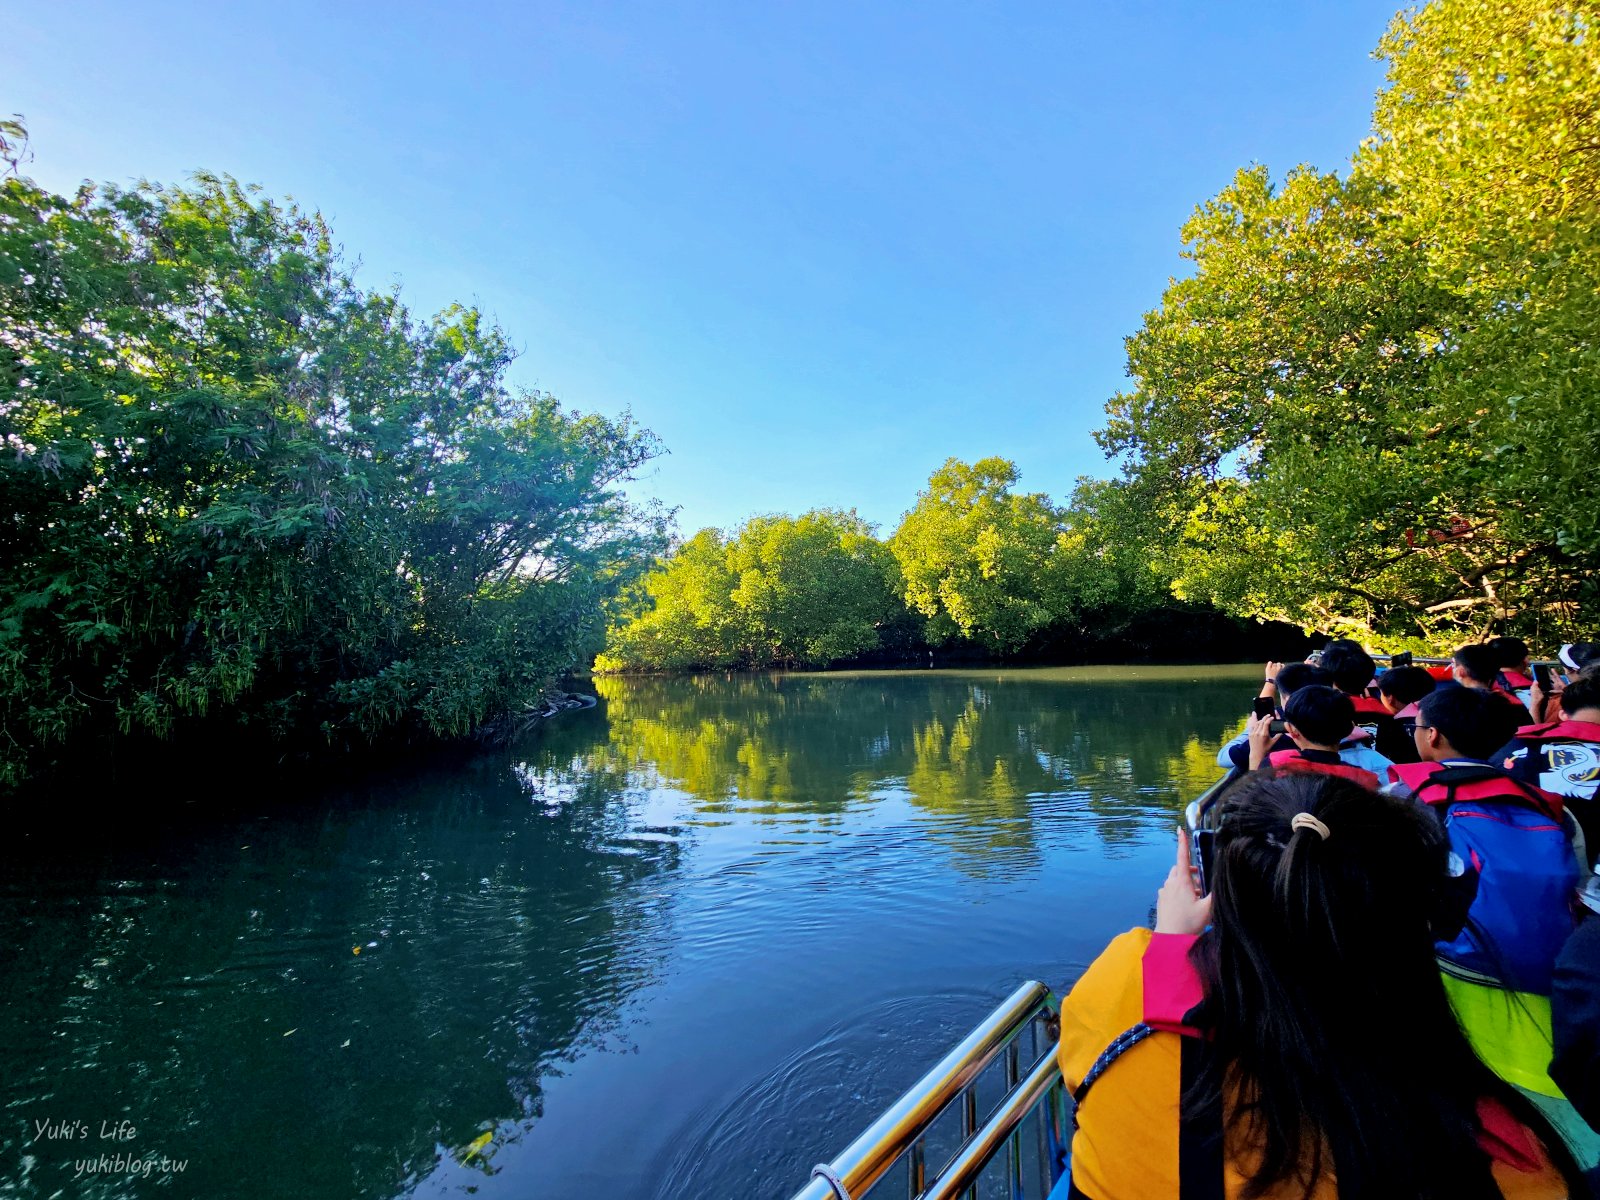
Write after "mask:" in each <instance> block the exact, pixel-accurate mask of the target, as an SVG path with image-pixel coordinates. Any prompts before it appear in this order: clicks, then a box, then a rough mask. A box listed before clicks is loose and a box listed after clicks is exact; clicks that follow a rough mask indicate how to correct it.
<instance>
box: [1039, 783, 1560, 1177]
mask: <svg viewBox="0 0 1600 1200" xmlns="http://www.w3.org/2000/svg"><path fill="white" fill-rule="evenodd" d="M1447 854H1448V851H1447V849H1446V847H1445V843H1444V841H1443V838H1442V835H1441V832H1440V830H1439V827H1438V824H1437V822H1436V821H1435V820H1434V818H1433V817H1432V815H1431V814H1429V813H1428V812H1426V811H1424V810H1423V809H1421V808H1420V807H1419V806H1417V805H1413V804H1410V803H1408V802H1406V801H1402V800H1397V799H1393V798H1390V797H1386V796H1380V795H1376V794H1374V793H1372V792H1370V791H1368V790H1366V789H1365V788H1362V787H1359V786H1357V785H1355V784H1352V783H1349V782H1347V781H1345V780H1341V779H1337V778H1333V777H1328V776H1316V775H1299V776H1284V777H1279V778H1275V779H1262V778H1255V779H1251V780H1248V781H1246V782H1245V783H1243V784H1241V785H1239V786H1238V787H1237V788H1235V789H1234V790H1233V791H1231V792H1230V793H1229V794H1228V795H1227V796H1226V797H1225V799H1224V800H1223V808H1222V813H1221V820H1220V823H1219V826H1218V829H1217V833H1216V841H1215V854H1214V860H1213V863H1212V866H1211V870H1210V876H1211V877H1210V879H1209V880H1208V881H1207V882H1208V883H1209V884H1210V885H1211V888H1212V891H1211V894H1210V895H1205V896H1202V895H1200V894H1199V891H1198V889H1197V887H1196V885H1195V882H1194V879H1193V876H1192V874H1191V871H1190V868H1189V855H1188V841H1187V839H1186V837H1185V836H1183V835H1182V834H1181V832H1180V837H1179V852H1178V863H1177V865H1176V866H1175V867H1174V868H1173V871H1172V874H1171V875H1170V876H1169V878H1168V880H1167V883H1166V885H1165V886H1164V887H1163V888H1162V891H1161V895H1160V897H1159V899H1158V902H1157V909H1156V930H1155V932H1154V934H1152V933H1151V932H1149V931H1147V930H1142V929H1141V930H1134V931H1133V932H1131V933H1127V934H1123V935H1122V936H1121V937H1119V938H1117V939H1116V940H1115V941H1113V942H1112V944H1111V945H1110V946H1109V947H1108V948H1107V949H1106V951H1105V952H1104V953H1103V954H1102V955H1101V956H1100V958H1098V959H1097V960H1096V961H1095V962H1094V963H1093V964H1092V965H1091V966H1090V967H1089V969H1088V970H1087V971H1086V972H1085V973H1084V975H1083V978H1082V979H1080V980H1079V982H1078V984H1077V985H1076V986H1075V987H1074V988H1073V990H1072V993H1071V994H1070V995H1069V996H1068V997H1067V998H1066V1000H1065V1001H1064V1002H1063V1004H1062V1011H1061V1045H1060V1050H1059V1055H1060V1060H1061V1065H1062V1072H1063V1074H1064V1076H1065V1078H1066V1082H1067V1086H1068V1088H1069V1089H1070V1090H1071V1091H1073V1093H1074V1094H1075V1095H1076V1097H1077V1131H1076V1134H1075V1136H1074V1138H1073V1144H1072V1192H1071V1195H1073V1196H1077V1197H1084V1198H1087V1200H1156V1198H1158V1197H1167V1196H1181V1197H1183V1200H1196V1198H1198V1197H1206V1198H1216V1200H1221V1198H1224V1197H1241V1198H1244V1200H1251V1198H1255V1197H1263V1198H1268V1200H1288V1198H1302V1200H1334V1198H1335V1197H1337V1198H1339V1200H1352V1198H1356V1197H1361V1198H1366V1197H1384V1198H1388V1197H1396V1198H1404V1200H1418V1198H1430V1200H1431V1198H1435V1197H1437V1198H1439V1200H1444V1198H1446V1197H1448V1198H1449V1200H1480V1198H1481V1200H1500V1198H1501V1197H1517V1198H1526V1200H1535V1198H1537V1200H1556V1198H1559V1197H1569V1196H1570V1197H1579V1196H1583V1195H1586V1194H1587V1192H1586V1191H1585V1190H1584V1187H1583V1184H1582V1183H1581V1180H1580V1178H1579V1176H1578V1173H1577V1170H1576V1168H1575V1167H1574V1166H1573V1164H1572V1162H1571V1159H1570V1157H1569V1156H1568V1155H1567V1154H1566V1152H1565V1150H1564V1148H1563V1147H1562V1146H1561V1145H1560V1143H1559V1142H1558V1141H1557V1140H1556V1139H1555V1137H1554V1136H1553V1135H1550V1134H1548V1133H1547V1130H1546V1127H1545V1125H1544V1124H1543V1122H1542V1119H1541V1118H1540V1117H1539V1116H1538V1114H1537V1113H1536V1112H1535V1111H1534V1110H1533V1109H1532V1108H1531V1106H1529V1105H1528V1104H1527V1102H1526V1101H1524V1100H1523V1099H1522V1098H1521V1097H1520V1096H1519V1095H1518V1094H1517V1093H1516V1092H1515V1090H1514V1089H1512V1088H1510V1087H1509V1086H1507V1085H1506V1084H1504V1083H1502V1082H1501V1081H1500V1080H1499V1079H1497V1078H1496V1077H1495V1076H1494V1075H1493V1074H1492V1073H1491V1072H1490V1071H1489V1070H1488V1068H1486V1067H1485V1066H1484V1065H1483V1064H1482V1062H1480V1061H1479V1060H1478V1058H1477V1056H1476V1055H1475V1054H1474V1053H1473V1051H1472V1048H1471V1046H1470V1045H1469V1044H1468V1043H1467V1040H1466V1038H1465V1037H1464V1036H1463V1035H1462V1033H1461V1030H1460V1027H1459V1026H1458V1025H1457V1024H1456V1019H1455V1016H1454V1015H1453V1013H1452V1012H1451V1009H1450V1005H1449V1002H1448V1000H1447V999H1446V996H1445V991H1444V987H1443V984H1442V983H1441V980H1440V976H1439V969H1438V967H1437V965H1436V964H1435V960H1434V941H1435V939H1436V936H1437V935H1436V933H1435V929H1434V926H1435V923H1436V920H1437V919H1439V918H1440V917H1441V916H1442V915H1443V914H1444V913H1445V912H1446V911H1447V909H1448V905H1447V903H1446V880H1447V878H1448V871H1447V864H1446V859H1447Z"/></svg>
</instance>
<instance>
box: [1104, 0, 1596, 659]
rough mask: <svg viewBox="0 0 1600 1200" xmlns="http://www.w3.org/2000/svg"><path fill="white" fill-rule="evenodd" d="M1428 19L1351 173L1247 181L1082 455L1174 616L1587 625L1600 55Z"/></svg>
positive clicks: (1408, 29) (1420, 637) (1394, 62)
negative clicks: (1122, 511)
mask: <svg viewBox="0 0 1600 1200" xmlns="http://www.w3.org/2000/svg"><path fill="white" fill-rule="evenodd" d="M1592 33H1593V30H1592V28H1591V18H1590V16H1588V15H1586V14H1585V13H1583V12H1582V11H1580V10H1579V9H1576V8H1570V7H1561V6H1551V5H1548V4H1542V3H1532V2H1528V0H1521V2H1513V3H1503V2H1501V0H1494V2H1492V3H1490V2H1486V0H1435V3H1433V4H1430V5H1428V6H1427V7H1426V8H1423V9H1421V10H1420V11H1416V12H1409V13H1405V14H1402V15H1401V16H1400V17H1398V18H1397V19H1396V21H1395V22H1394V24H1393V26H1392V27H1391V28H1390V30H1389V33H1388V35H1387V36H1386V37H1385V38H1384V40H1383V42H1382V44H1381V46H1380V48H1379V53H1380V54H1381V55H1382V56H1383V57H1384V58H1385V59H1386V60H1387V63H1388V86H1387V87H1386V89H1385V90H1384V92H1383V93H1382V94H1381V95H1380V97H1379V100H1378V104H1377V108H1376V111H1375V114H1374V135H1373V137H1372V138H1371V139H1370V140H1369V141H1368V142H1367V143H1366V144H1365V145H1363V146H1362V147H1361V148H1360V149H1359V150H1358V151H1357V152H1356V154H1355V155H1354V157H1353V159H1352V162H1351V165H1350V168H1349V170H1348V171H1347V172H1346V173H1345V174H1344V175H1343V176H1339V175H1333V174H1322V173H1318V172H1316V171H1314V170H1312V169H1311V168H1309V167H1300V168H1296V169H1295V170H1293V171H1291V172H1290V173H1289V174H1288V176H1287V177H1286V178H1285V179H1284V180H1283V181H1282V183H1281V184H1274V183H1273V182H1272V180H1271V177H1270V176H1269V174H1268V172H1267V171H1266V169H1265V168H1261V167H1255V168H1251V169H1248V170H1245V171H1241V172H1240V173H1239V174H1238V176H1237V177H1236V178H1235V179H1234V181H1233V182H1232V183H1231V184H1230V185H1229V186H1228V187H1227V188H1225V189H1224V190H1223V191H1222V192H1221V193H1220V194H1219V195H1218V196H1217V197H1215V198H1214V199H1213V200H1211V201H1209V202H1207V203H1206V204H1204V205H1202V206H1201V207H1200V208H1199V210H1198V211H1197V212H1196V214H1195V215H1194V217H1193V218H1192V219H1191V220H1190V221H1189V223H1188V224H1187V225H1185V227H1184V229H1183V240H1184V246H1185V254H1186V256H1187V257H1189V258H1190V259H1192V260H1193V262H1194V264H1195V269H1194V272H1193V274H1192V275H1191V276H1190V277H1188V278H1186V279H1182V280H1177V281H1174V282H1173V283H1172V284H1171V285H1170V286H1169V287H1168V289H1167V291H1166V293H1165V295H1164V296H1163V297H1162V303H1161V306H1160V308H1158V309H1157V310H1156V311H1154V312H1152V313H1150V314H1149V315H1148V316H1147V317H1146V319H1145V322H1144V325H1143V327H1142V328H1141V329H1140V330H1139V331H1138V332H1137V333H1135V334H1134V335H1133V336H1132V337H1131V338H1129V339H1128V362H1129V373H1130V375H1131V376H1132V377H1133V380H1134V385H1135V386H1134V388H1133V389H1132V390H1130V391H1129V392H1127V393H1124V394H1122V395H1119V396H1117V397H1115V398H1114V399H1113V400H1112V401H1111V403H1110V404H1109V405H1108V410H1107V422H1106V425H1105V427H1104V428H1103V429H1102V431H1101V432H1100V434H1099V435H1098V436H1099V438H1100V440H1101V443H1102V445H1103V447H1104V448H1105V449H1106V451H1107V452H1108V454H1111V455H1113V456H1115V457H1117V458H1119V459H1120V460H1121V462H1122V464H1123V467H1124V471H1125V475H1126V478H1127V486H1128V487H1130V488H1131V489H1132V490H1133V492H1134V494H1136V495H1137V497H1138V498H1139V504H1138V509H1139V511H1141V512H1142V513H1144V514H1146V517H1147V519H1146V520H1145V523H1144V527H1143V530H1142V533H1141V535H1140V537H1141V540H1143V541H1144V542H1145V544H1146V545H1147V546H1148V547H1149V548H1150V552H1151V554H1152V555H1153V556H1155V557H1156V558H1158V559H1159V560H1160V561H1161V564H1162V569H1163V570H1164V572H1165V573H1167V574H1169V575H1170V576H1171V578H1172V580H1173V586H1174V589H1175V590H1176V592H1177V593H1178V594H1179V595H1180V596H1185V597H1192V598H1196V599H1200V600H1205V601H1210V602H1213V603H1216V604H1218V605H1220V606H1222V607H1223V608H1225V609H1227V610H1229V611H1232V612H1236V613H1239V614H1241V615H1245V616H1260V617H1273V618H1279V619H1283V620H1288V621H1293V622H1295V623H1297V624H1301V625H1303V626H1305V627H1308V628H1320V629H1323V630H1325V631H1342V632H1351V633H1355V634H1357V635H1359V636H1368V637H1370V638H1375V639H1376V640H1388V641H1391V642H1394V643H1396V644H1399V643H1401V642H1415V643H1424V642H1432V643H1438V642H1441V641H1449V640H1459V639H1460V638H1462V637H1463V636H1470V635H1472V634H1475V633H1482V632H1486V631H1487V630H1488V629H1490V628H1491V627H1496V626H1498V627H1501V628H1506V629H1515V630H1520V631H1524V632H1527V633H1531V634H1535V635H1538V634H1541V633H1543V634H1545V635H1546V636H1547V638H1548V637H1553V636H1555V635H1556V634H1558V633H1560V632H1562V631H1568V630H1579V629H1581V628H1582V627H1583V622H1584V621H1586V620H1587V621H1592V620H1593V618H1594V614H1595V602H1596V594H1595V587H1596V574H1595V569H1596V565H1597V561H1600V559H1597V556H1600V532H1597V530H1600V526H1597V524H1596V522H1595V521H1594V519H1593V515H1592V514H1593V512H1594V510H1595V507H1596V502H1597V500H1600V495H1597V489H1596V484H1595V481H1594V479H1595V476H1594V471H1593V469H1592V464H1593V463H1594V461H1595V458H1596V451H1597V450H1600V433H1597V432H1596V431H1597V430H1600V391H1597V388H1600V384H1597V382H1596V381H1597V379H1600V375H1597V373H1596V370H1595V367H1596V363H1595V361H1594V356H1595V354H1596V346H1597V338H1596V335H1597V333H1600V308H1597V306H1596V305H1595V304H1594V297H1595V295H1596V289H1597V286H1600V224H1597V221H1596V217H1597V215H1600V213H1597V207H1596V206H1597V203H1600V187H1597V183H1600V179H1597V173H1600V156H1597V154H1596V142H1595V129H1596V122H1597V119H1600V47H1597V46H1596V43H1595V40H1594V38H1593V36H1592Z"/></svg>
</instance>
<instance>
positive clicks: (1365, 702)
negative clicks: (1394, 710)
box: [1350, 696, 1389, 721]
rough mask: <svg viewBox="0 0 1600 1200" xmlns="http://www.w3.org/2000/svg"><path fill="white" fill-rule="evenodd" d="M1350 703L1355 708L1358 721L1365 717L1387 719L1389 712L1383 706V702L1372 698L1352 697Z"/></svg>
mask: <svg viewBox="0 0 1600 1200" xmlns="http://www.w3.org/2000/svg"><path fill="white" fill-rule="evenodd" d="M1350 703H1351V704H1352V705H1354V706H1355V710H1356V720H1357V721H1359V720H1361V718H1362V717H1363V716H1372V717H1387V716H1388V715H1389V710H1388V709H1387V708H1385V707H1384V706H1383V701H1382V700H1379V699H1376V698H1375V697H1372V696H1351V697H1350Z"/></svg>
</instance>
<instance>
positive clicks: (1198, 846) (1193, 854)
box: [1189, 829, 1217, 896]
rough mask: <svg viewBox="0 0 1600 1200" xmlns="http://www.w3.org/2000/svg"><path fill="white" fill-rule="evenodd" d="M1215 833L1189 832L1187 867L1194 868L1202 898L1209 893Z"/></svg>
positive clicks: (1209, 831)
mask: <svg viewBox="0 0 1600 1200" xmlns="http://www.w3.org/2000/svg"><path fill="white" fill-rule="evenodd" d="M1216 840H1217V831H1216V830H1215V829H1191V830H1190V831H1189V865H1190V866H1191V867H1193V868H1194V873H1195V881H1196V882H1197V883H1198V884H1199V885H1200V894H1201V895H1202V896H1207V895H1210V893H1211V867H1212V862H1213V860H1214V859H1215V857H1216V853H1217V848H1216Z"/></svg>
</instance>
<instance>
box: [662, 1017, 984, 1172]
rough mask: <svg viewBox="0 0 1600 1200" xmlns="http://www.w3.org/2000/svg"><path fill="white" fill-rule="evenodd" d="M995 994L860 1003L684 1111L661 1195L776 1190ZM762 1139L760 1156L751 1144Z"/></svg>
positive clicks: (926, 1064)
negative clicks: (719, 1097) (722, 1096)
mask: <svg viewBox="0 0 1600 1200" xmlns="http://www.w3.org/2000/svg"><path fill="white" fill-rule="evenodd" d="M995 1002H996V997H992V996H988V995H985V994H983V993H981V992H978V991H975V990H968V989H952V990H949V991H945V992H938V993H934V994H919V995H915V996H894V997H889V998H884V999H880V1000H875V1001H871V1002H869V1003H866V1004H862V1005H859V1006H857V1007H856V1008H854V1009H853V1010H851V1011H850V1012H849V1013H848V1014H847V1015H846V1016H844V1017H843V1018H841V1019H840V1020H838V1021H836V1022H835V1023H834V1024H833V1025H831V1026H830V1027H829V1028H828V1030H827V1031H826V1032H825V1033H824V1034H822V1035H821V1036H820V1037H819V1038H817V1039H816V1041H815V1042H814V1043H808V1044H806V1045H805V1046H802V1047H798V1048H796V1049H794V1050H793V1051H792V1052H790V1053H789V1054H788V1055H787V1056H786V1057H785V1058H784V1059H783V1060H782V1061H781V1062H779V1063H778V1065H777V1066H775V1067H774V1068H772V1070H770V1071H769V1072H767V1074H766V1075H764V1076H762V1077H761V1078H760V1079H757V1080H755V1081H753V1082H752V1083H751V1084H750V1085H749V1086H748V1087H746V1088H745V1089H744V1090H743V1091H741V1092H739V1093H738V1094H737V1095H734V1096H730V1097H728V1098H727V1099H726V1100H725V1101H723V1102H721V1103H719V1104H718V1105H716V1106H714V1107H711V1108H706V1109H702V1110H701V1111H699V1112H697V1113H695V1114H693V1115H692V1116H691V1117H689V1118H688V1120H686V1121H685V1122H684V1123H683V1124H682V1125H681V1126H680V1127H679V1128H678V1130H677V1131H676V1132H675V1133H674V1134H673V1136H672V1137H671V1138H670V1139H669V1142H668V1144H669V1145H670V1146H672V1147H674V1150H673V1151H672V1153H671V1154H670V1157H669V1158H668V1159H667V1161H665V1162H664V1163H661V1164H658V1168H657V1170H658V1172H659V1173H658V1175H657V1177H658V1178H659V1179H660V1183H659V1184H658V1185H657V1187H656V1190H655V1192H654V1196H655V1197H656V1198H657V1200H678V1198H679V1197H683V1196H695V1197H698V1198H700V1200H751V1198H752V1197H758V1196H773V1197H781V1196H784V1195H787V1194H789V1192H791V1191H794V1190H798V1188H799V1187H800V1186H801V1185H802V1184H803V1183H804V1182H805V1181H806V1179H807V1177H808V1176H809V1174H810V1169H811V1166H812V1164H813V1163H816V1162H817V1161H819V1160H821V1159H825V1158H830V1157H832V1156H833V1155H834V1154H837V1153H838V1152H839V1151H841V1150H843V1149H844V1147H845V1146H846V1145H848V1144H849V1142H850V1141H851V1140H852V1139H854V1138H855V1136H856V1135H857V1134H859V1133H860V1132H861V1131H862V1130H863V1129H864V1128H866V1126H867V1125H868V1124H870V1123H871V1121H872V1120H873V1119H874V1118H875V1117H876V1116H877V1115H878V1113H879V1112H881V1111H882V1110H883V1109H884V1108H885V1107H886V1106H887V1105H888V1104H889V1103H890V1102H891V1101H892V1100H894V1099H895V1098H896V1097H897V1096H899V1095H900V1094H901V1093H903V1092H904V1091H905V1090H906V1088H908V1087H909V1086H910V1085H911V1084H913V1083H915V1082H916V1081H917V1080H918V1079H919V1078H921V1076H922V1075H923V1073H924V1072H926V1071H927V1070H928V1069H929V1068H930V1067H932V1066H933V1064H934V1063H935V1062H937V1061H938V1059H939V1058H940V1057H942V1056H943V1054H944V1053H945V1052H946V1051H948V1050H949V1048H950V1047H951V1046H953V1045H955V1044H956V1043H957V1042H958V1041H960V1039H961V1038H962V1037H964V1036H965V1035H966V1034H967V1032H968V1031H969V1030H970V1029H971V1028H972V1026H973V1025H974V1024H975V1023H976V1022H977V1021H978V1019H979V1018H980V1017H981V1016H982V1015H983V1014H984V1013H985V1012H986V1011H987V1010H988V1008H989V1007H990V1006H991V1005H992V1004H994V1003H995ZM751 1146H760V1147H762V1154H761V1156H760V1157H759V1158H753V1157H752V1156H751V1155H750V1154H749V1152H748V1148H749V1147H751Z"/></svg>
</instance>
